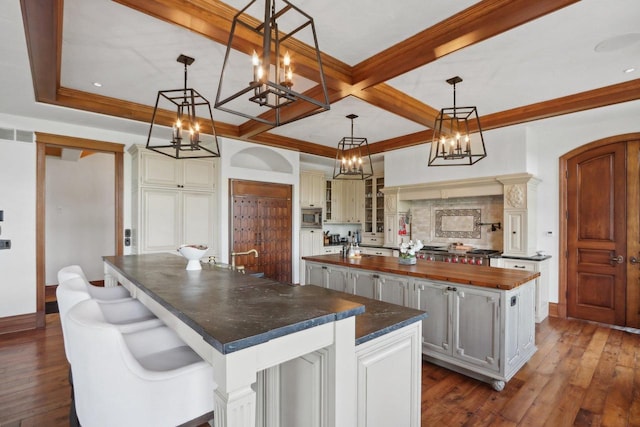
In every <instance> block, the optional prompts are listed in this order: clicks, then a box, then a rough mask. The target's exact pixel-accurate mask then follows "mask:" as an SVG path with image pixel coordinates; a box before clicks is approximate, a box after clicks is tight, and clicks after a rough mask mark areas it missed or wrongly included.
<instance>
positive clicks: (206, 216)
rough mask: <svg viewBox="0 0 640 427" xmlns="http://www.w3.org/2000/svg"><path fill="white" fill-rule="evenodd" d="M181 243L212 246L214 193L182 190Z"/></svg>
mask: <svg viewBox="0 0 640 427" xmlns="http://www.w3.org/2000/svg"><path fill="white" fill-rule="evenodd" d="M180 197H181V199H182V200H181V203H182V243H181V244H186V245H192V244H196V245H206V246H207V247H209V248H213V247H214V244H215V243H214V239H213V236H214V233H215V231H214V225H215V223H216V221H215V216H216V215H215V196H214V193H205V192H197V191H193V192H191V191H182V192H181V195H180Z"/></svg>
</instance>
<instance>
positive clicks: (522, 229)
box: [504, 210, 527, 255]
mask: <svg viewBox="0 0 640 427" xmlns="http://www.w3.org/2000/svg"><path fill="white" fill-rule="evenodd" d="M504 215H505V217H504V223H505V224H504V253H506V254H510V255H527V253H526V249H527V246H526V245H527V239H526V237H527V211H525V210H505V212H504Z"/></svg>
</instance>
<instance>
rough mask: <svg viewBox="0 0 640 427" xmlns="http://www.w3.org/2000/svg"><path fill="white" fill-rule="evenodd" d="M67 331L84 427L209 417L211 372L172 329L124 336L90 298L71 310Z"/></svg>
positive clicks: (159, 423) (166, 423)
mask: <svg viewBox="0 0 640 427" xmlns="http://www.w3.org/2000/svg"><path fill="white" fill-rule="evenodd" d="M66 328H67V333H68V334H69V340H68V343H69V351H70V356H71V359H72V360H73V373H74V386H75V390H76V392H77V393H76V402H75V403H76V410H77V414H78V418H79V420H80V423H81V424H82V425H83V426H84V427H94V426H96V427H101V426H105V427H111V426H124V425H135V426H153V427H158V426H176V425H180V424H183V423H185V422H188V421H190V420H194V419H197V420H198V422H202V421H204V420H206V419H210V418H211V416H212V411H213V401H214V396H213V394H214V390H215V388H217V384H216V383H215V382H214V380H213V368H212V367H211V366H210V365H209V364H208V363H207V362H205V361H204V360H202V359H201V358H200V356H198V355H197V354H196V353H195V352H194V351H193V350H192V349H191V348H190V347H188V346H187V345H186V344H185V343H184V342H183V341H182V340H181V339H180V338H179V337H178V336H177V335H176V334H175V332H173V331H172V330H171V329H170V328H168V327H166V326H160V327H157V328H152V329H147V330H142V331H137V332H130V333H123V332H121V331H120V330H119V329H118V327H117V326H116V325H113V324H110V323H108V322H107V321H106V319H105V317H104V316H103V312H102V310H101V307H100V305H99V303H98V302H97V301H96V300H92V299H88V300H85V301H82V302H80V303H78V304H76V305H75V306H74V307H73V308H71V309H70V310H69V312H68V314H67V326H66Z"/></svg>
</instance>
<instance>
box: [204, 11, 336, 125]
mask: <svg viewBox="0 0 640 427" xmlns="http://www.w3.org/2000/svg"><path fill="white" fill-rule="evenodd" d="M276 1H280V0H264V9H262V8H261V4H260V3H256V0H252V1H251V2H250V3H249V4H248V5H247V6H245V7H244V9H242V10H241V11H239V12H238V13H237V14H236V15H235V17H234V18H233V23H232V24H231V32H230V34H229V42H228V44H227V50H226V53H225V56H224V62H223V65H222V72H221V74H220V84H219V85H218V92H217V95H216V102H215V108H216V109H218V110H221V111H225V112H227V113H231V114H236V115H239V116H242V117H245V118H247V119H251V120H257V121H259V122H261V123H265V124H268V125H271V126H280V125H283V124H285V123H290V122H292V121H294V120H298V119H301V118H303V117H308V116H310V115H312V114H316V113H319V112H322V111H326V110H328V109H329V95H328V93H327V85H326V83H325V77H324V72H323V70H322V60H321V55H320V49H319V48H318V39H317V37H316V30H315V25H314V23H313V18H311V17H310V16H309V15H307V14H306V13H304V12H303V11H302V10H300V9H299V8H298V7H296V6H294V5H293V4H291V3H290V2H288V1H287V0H281V2H282V3H283V5H282V8H280V9H276ZM253 16H260V17H262V16H264V22H259V21H258V20H257V19H255V18H253ZM247 30H248V31H249V32H247ZM309 32H310V34H309ZM251 35H253V36H254V37H251ZM294 35H296V36H298V39H304V40H313V46H312V48H313V50H312V49H311V48H310V47H308V46H305V45H304V44H302V43H301V42H300V41H298V40H296V39H294V37H293V36H294ZM255 36H257V38H258V39H259V40H260V43H261V46H260V47H259V48H258V47H257V44H256V45H255V46H256V49H257V51H256V50H253V52H252V54H251V59H250V60H249V59H247V57H246V55H245V54H243V53H240V52H238V51H237V50H242V49H244V50H245V52H246V53H248V49H247V48H246V45H247V39H249V40H254V39H255ZM300 36H303V37H300ZM294 60H295V61H294ZM297 71H299V72H297ZM294 72H296V73H295V74H294ZM303 76H304V77H303ZM247 80H250V81H249V83H248V84H247ZM294 86H295V87H296V88H297V91H296V90H294V89H293V88H294Z"/></svg>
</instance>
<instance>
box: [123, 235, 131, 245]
mask: <svg viewBox="0 0 640 427" xmlns="http://www.w3.org/2000/svg"><path fill="white" fill-rule="evenodd" d="M124 245H125V246H131V238H130V237H125V238H124Z"/></svg>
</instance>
